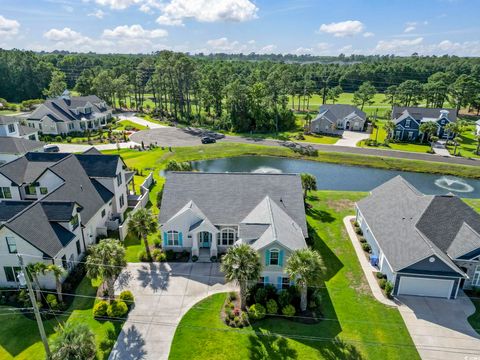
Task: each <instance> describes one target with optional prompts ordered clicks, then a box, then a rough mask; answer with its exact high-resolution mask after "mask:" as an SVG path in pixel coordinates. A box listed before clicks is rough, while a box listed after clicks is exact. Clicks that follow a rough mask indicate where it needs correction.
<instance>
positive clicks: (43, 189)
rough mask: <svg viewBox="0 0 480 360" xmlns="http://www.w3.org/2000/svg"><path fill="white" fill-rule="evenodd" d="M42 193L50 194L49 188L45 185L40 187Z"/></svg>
mask: <svg viewBox="0 0 480 360" xmlns="http://www.w3.org/2000/svg"><path fill="white" fill-rule="evenodd" d="M40 194H42V195H47V194H48V189H47V188H46V187H44V186H42V187H40Z"/></svg>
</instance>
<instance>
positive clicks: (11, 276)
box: [3, 266, 21, 282]
mask: <svg viewBox="0 0 480 360" xmlns="http://www.w3.org/2000/svg"><path fill="white" fill-rule="evenodd" d="M3 271H5V277H6V279H7V281H8V282H17V274H18V273H19V272H20V271H21V269H20V268H19V267H17V266H13V267H12V266H4V267H3Z"/></svg>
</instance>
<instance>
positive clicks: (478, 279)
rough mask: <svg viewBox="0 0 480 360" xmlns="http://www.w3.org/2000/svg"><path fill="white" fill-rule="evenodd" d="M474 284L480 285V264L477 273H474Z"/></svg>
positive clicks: (476, 269)
mask: <svg viewBox="0 0 480 360" xmlns="http://www.w3.org/2000/svg"><path fill="white" fill-rule="evenodd" d="M472 286H480V266H477V267H476V268H475V274H474V275H473V280H472Z"/></svg>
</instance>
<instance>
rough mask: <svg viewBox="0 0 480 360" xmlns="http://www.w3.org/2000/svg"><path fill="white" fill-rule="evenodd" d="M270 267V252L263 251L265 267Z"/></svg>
mask: <svg viewBox="0 0 480 360" xmlns="http://www.w3.org/2000/svg"><path fill="white" fill-rule="evenodd" d="M268 265H270V250H265V266H268Z"/></svg>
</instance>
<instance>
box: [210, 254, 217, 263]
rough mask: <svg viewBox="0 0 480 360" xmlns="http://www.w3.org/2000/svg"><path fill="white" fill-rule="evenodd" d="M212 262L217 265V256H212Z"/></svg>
mask: <svg viewBox="0 0 480 360" xmlns="http://www.w3.org/2000/svg"><path fill="white" fill-rule="evenodd" d="M210 261H211V262H212V263H216V262H217V257H216V256H215V255H214V256H211V257H210Z"/></svg>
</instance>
